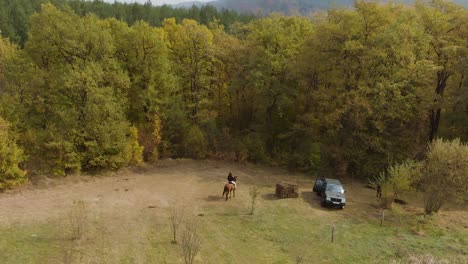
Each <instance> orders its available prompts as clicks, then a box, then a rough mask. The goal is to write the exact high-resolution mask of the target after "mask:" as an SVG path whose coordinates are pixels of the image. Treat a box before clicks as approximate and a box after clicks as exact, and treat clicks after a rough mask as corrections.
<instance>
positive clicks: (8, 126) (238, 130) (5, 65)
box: [0, 1, 468, 187]
mask: <svg viewBox="0 0 468 264" xmlns="http://www.w3.org/2000/svg"><path fill="white" fill-rule="evenodd" d="M467 21H468V20H467V11H466V10H465V9H464V8H462V7H460V6H457V5H454V4H452V3H449V2H445V1H433V2H432V3H430V4H424V3H417V4H416V6H407V5H401V4H386V5H381V4H376V3H368V2H365V1H358V2H357V3H356V4H355V8H354V9H353V10H349V9H334V10H330V11H329V12H328V13H327V14H325V13H323V14H321V15H318V16H316V17H314V18H313V19H309V18H305V17H285V16H280V15H273V16H269V17H266V18H263V19H259V20H255V21H252V22H250V23H248V24H243V25H237V26H236V27H235V28H233V30H232V33H231V34H228V33H226V31H225V30H224V28H223V26H222V25H220V24H219V23H216V22H213V23H210V24H208V26H205V25H201V24H200V23H198V22H196V21H194V20H183V21H182V22H180V23H178V22H177V21H176V19H166V20H164V22H163V24H162V27H152V26H150V25H149V24H148V23H146V22H142V21H139V22H136V23H134V24H133V25H132V26H129V25H128V24H127V23H125V22H122V21H119V20H117V19H114V18H110V19H100V18H98V17H97V16H95V15H92V14H87V15H84V16H80V15H77V14H76V13H75V12H73V11H72V10H71V9H58V8H56V7H55V6H54V5H52V4H44V5H42V8H41V11H40V12H39V13H36V14H34V15H33V16H32V18H31V28H30V31H29V39H28V41H27V42H26V43H25V46H24V48H19V47H18V46H17V45H15V44H13V43H11V41H9V40H8V39H2V40H1V42H0V116H1V117H2V118H3V119H4V120H1V121H0V142H2V146H1V148H0V157H1V160H0V164H1V166H0V182H1V183H2V185H3V187H5V186H9V185H12V184H14V183H16V182H21V181H22V180H23V179H24V172H23V171H24V170H27V171H29V172H30V173H33V172H37V173H53V174H57V175H64V174H68V173H73V172H76V171H89V170H102V169H117V168H120V167H123V166H128V165H131V164H138V163H140V162H141V161H142V160H143V159H144V160H147V161H154V160H156V159H158V158H168V157H172V158H180V157H190V158H196V159H199V158H206V157H210V158H213V157H215V158H223V159H234V160H238V161H242V160H249V161H253V162H260V163H268V164H271V165H276V166H284V167H288V168H291V169H297V170H302V171H307V172H312V171H319V173H320V175H324V176H327V175H330V176H333V177H340V176H345V175H355V177H360V178H367V177H371V176H375V175H377V174H378V173H379V172H381V171H382V170H384V169H385V168H386V167H387V165H388V164H392V163H394V162H400V161H403V160H406V159H407V158H414V157H416V158H417V157H422V156H424V153H425V150H426V148H427V142H428V141H429V140H431V139H433V138H436V137H446V138H456V137H458V138H461V139H462V140H464V141H466V140H467V139H468V127H467V122H468V114H467V107H468V106H467V102H468V93H467V92H466V91H467V82H466V79H465V76H466V69H467V60H466V57H467V38H466V36H467V35H468V32H467V30H468V27H467ZM5 145H7V146H8V147H5Z"/></svg>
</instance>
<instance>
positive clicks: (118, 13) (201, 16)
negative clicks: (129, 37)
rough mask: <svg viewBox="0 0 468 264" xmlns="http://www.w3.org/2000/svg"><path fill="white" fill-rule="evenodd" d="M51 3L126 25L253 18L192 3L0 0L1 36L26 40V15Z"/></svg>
mask: <svg viewBox="0 0 468 264" xmlns="http://www.w3.org/2000/svg"><path fill="white" fill-rule="evenodd" d="M47 2H50V3H52V4H53V5H55V6H57V7H59V8H62V9H63V8H65V7H69V8H71V9H72V10H73V12H74V13H76V14H78V15H80V16H85V15H87V14H89V13H93V14H95V15H96V16H98V17H99V18H102V19H106V18H116V19H118V20H121V21H124V22H126V23H127V24H129V25H133V24H134V23H135V22H137V21H140V20H143V21H145V22H147V23H148V24H149V25H151V26H158V27H160V26H162V22H163V20H164V19H165V18H175V19H176V21H178V22H181V21H182V20H183V19H185V18H187V19H194V20H196V21H198V22H199V23H201V24H203V25H208V23H210V22H212V21H213V19H217V20H219V23H220V24H222V25H223V26H224V28H225V29H226V30H228V29H229V28H230V26H231V25H232V24H234V23H236V22H241V23H246V22H249V21H251V20H252V19H254V18H255V17H254V16H253V15H247V14H246V15H241V14H238V13H236V12H235V11H231V10H228V9H220V10H218V9H216V8H215V7H213V6H201V7H197V6H192V7H189V8H175V7H172V6H169V5H162V6H153V5H151V3H147V4H138V3H130V4H129V3H121V2H118V1H116V2H113V1H112V2H113V3H107V2H105V1H103V0H93V1H87V0H14V1H12V0H0V30H1V32H0V33H1V35H2V36H3V37H6V38H9V39H10V40H11V41H13V42H16V43H18V44H20V45H21V46H23V45H24V43H25V42H26V40H27V37H28V32H29V27H30V23H29V18H30V16H31V15H32V14H33V13H34V12H37V11H39V10H40V7H41V4H43V3H47Z"/></svg>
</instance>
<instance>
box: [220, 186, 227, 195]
mask: <svg viewBox="0 0 468 264" xmlns="http://www.w3.org/2000/svg"><path fill="white" fill-rule="evenodd" d="M225 193H229V192H228V189H227V186H226V185H224V190H223V194H222V195H221V197H223V196H224V194H225Z"/></svg>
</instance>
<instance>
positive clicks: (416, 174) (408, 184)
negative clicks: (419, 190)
mask: <svg viewBox="0 0 468 264" xmlns="http://www.w3.org/2000/svg"><path fill="white" fill-rule="evenodd" d="M420 175H421V174H420V164H419V163H416V162H414V161H412V160H407V161H405V162H403V163H400V164H394V165H392V166H390V167H389V168H388V169H387V170H386V171H384V172H381V173H380V175H379V176H378V177H375V178H374V180H373V181H372V185H374V186H375V187H377V186H381V187H382V199H381V200H380V201H381V206H382V207H383V208H390V207H391V206H392V203H393V201H394V200H395V199H396V198H397V197H398V196H399V195H401V194H404V193H407V192H410V191H413V190H414V187H413V185H414V184H415V183H416V182H417V181H418V180H419V178H420Z"/></svg>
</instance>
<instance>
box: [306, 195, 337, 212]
mask: <svg viewBox="0 0 468 264" xmlns="http://www.w3.org/2000/svg"><path fill="white" fill-rule="evenodd" d="M301 197H302V200H304V202H306V203H307V204H308V205H309V206H310V207H311V208H314V209H317V210H321V211H330V210H332V208H328V207H322V206H320V196H318V195H317V194H316V193H314V192H301Z"/></svg>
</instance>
